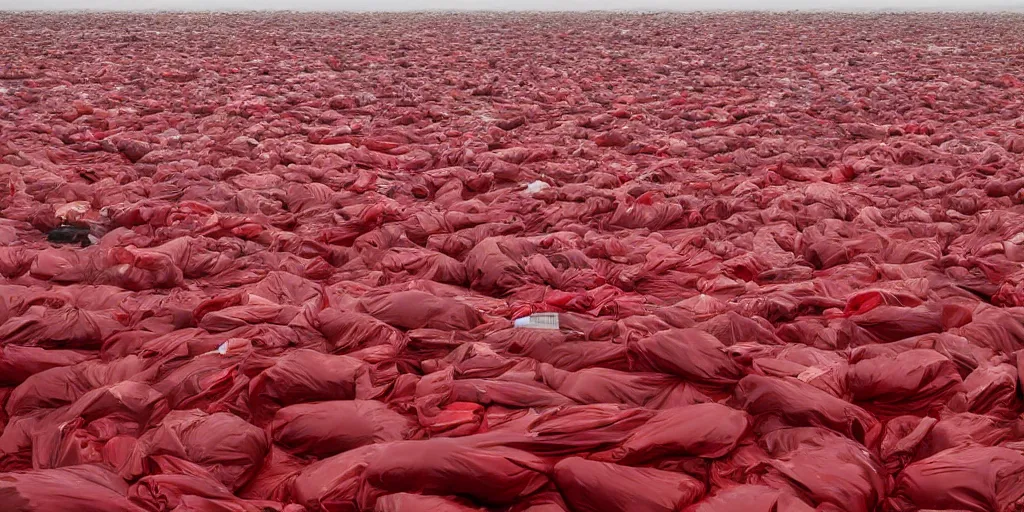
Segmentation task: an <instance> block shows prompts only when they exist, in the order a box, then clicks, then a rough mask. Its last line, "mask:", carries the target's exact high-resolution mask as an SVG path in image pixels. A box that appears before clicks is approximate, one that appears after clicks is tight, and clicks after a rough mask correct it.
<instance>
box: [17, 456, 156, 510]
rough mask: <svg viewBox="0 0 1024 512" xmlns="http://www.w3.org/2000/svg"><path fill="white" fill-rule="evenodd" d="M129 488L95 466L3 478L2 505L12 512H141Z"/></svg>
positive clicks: (121, 481) (28, 473) (30, 472)
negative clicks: (134, 503)
mask: <svg viewBox="0 0 1024 512" xmlns="http://www.w3.org/2000/svg"><path fill="white" fill-rule="evenodd" d="M127 492H128V484H127V483H125V481H124V480H122V479H121V477H119V476H117V475H116V474H114V473H111V472H110V471H108V470H107V469H104V468H102V467H100V466H95V465H83V466H68V467H64V468H59V469H43V470H34V471H26V472H14V473H4V474H2V475H0V503H2V504H3V507H4V510H10V511H11V512H68V511H80V512H142V511H143V510H144V509H142V508H139V507H137V506H135V505H133V504H132V503H131V502H129V501H128V498H127V497H126V494H127Z"/></svg>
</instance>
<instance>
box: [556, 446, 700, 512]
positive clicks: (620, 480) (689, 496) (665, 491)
mask: <svg viewBox="0 0 1024 512" xmlns="http://www.w3.org/2000/svg"><path fill="white" fill-rule="evenodd" d="M552 478H553V479H554V481H555V484H556V485H557V486H558V490H559V491H561V492H562V495H563V496H565V501H566V503H567V504H568V505H569V507H570V509H571V510H574V511H577V512H619V511H621V512H672V511H676V510H681V509H683V508H684V507H686V506H688V505H690V504H692V503H694V502H696V501H697V500H699V499H700V498H701V497H702V496H703V495H704V484H702V483H701V482H699V481H698V480H696V479H695V478H693V477H690V476H687V475H684V474H681V473H673V472H671V471H662V470H660V469H653V468H632V467H628V466H620V465H618V464H612V463H607V462H596V461H589V460H586V459H581V458H579V457H569V458H567V459H562V461H561V462H559V463H558V464H556V465H555V469H554V472H553V473H552Z"/></svg>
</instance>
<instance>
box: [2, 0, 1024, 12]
mask: <svg viewBox="0 0 1024 512" xmlns="http://www.w3.org/2000/svg"><path fill="white" fill-rule="evenodd" d="M886 8H888V9H893V8H895V9H900V10H957V11H964V10H978V11H991V10H1024V0H30V1H25V0H0V10H61V9H73V10H177V11H193V10H305V11H310V10H312V11H409V10H414V11H415V10H437V9H442V10H452V9H455V10H501V11H514V10H543V11H551V10H558V11H585V10H620V9H630V10H678V11H692V10H720V9H729V10H792V9H801V10H809V9H830V10H862V9H886Z"/></svg>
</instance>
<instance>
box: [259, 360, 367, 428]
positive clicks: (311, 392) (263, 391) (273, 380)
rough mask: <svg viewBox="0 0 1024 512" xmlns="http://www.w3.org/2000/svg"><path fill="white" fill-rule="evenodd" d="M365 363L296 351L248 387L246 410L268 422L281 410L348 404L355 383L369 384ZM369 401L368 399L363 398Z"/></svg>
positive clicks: (353, 391) (354, 388)
mask: <svg viewBox="0 0 1024 512" xmlns="http://www.w3.org/2000/svg"><path fill="white" fill-rule="evenodd" d="M368 378H369V377H368V369H367V366H366V363H364V362H363V361H360V360H358V359H356V358H354V357H349V356H336V355H329V354H324V353H321V352H317V351H314V350H308V349H297V350H294V351H291V352H289V353H288V354H286V355H285V356H283V357H281V358H279V359H277V362H276V363H275V364H274V365H273V366H271V367H270V368H267V369H266V370H264V371H263V372H262V373H260V374H259V375H257V376H256V377H255V378H253V379H252V381H251V382H250V383H249V410H250V411H251V412H252V414H253V417H254V418H255V419H256V420H257V421H259V422H264V421H269V420H270V419H271V418H273V415H274V414H275V413H276V412H277V410H278V409H280V408H281V407H282V406H286V405H293V404H298V403H303V402H317V401H323V400H351V399H353V398H356V396H357V392H356V391H357V387H359V386H358V381H359V380H360V379H364V382H365V383H368V381H367V380H365V379H368ZM366 398H369V397H366Z"/></svg>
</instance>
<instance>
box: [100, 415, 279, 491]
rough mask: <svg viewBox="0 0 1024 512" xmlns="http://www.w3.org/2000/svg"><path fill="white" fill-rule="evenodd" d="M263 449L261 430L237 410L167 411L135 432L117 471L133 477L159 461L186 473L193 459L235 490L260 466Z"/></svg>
mask: <svg viewBox="0 0 1024 512" xmlns="http://www.w3.org/2000/svg"><path fill="white" fill-rule="evenodd" d="M269 450H270V440H269V439H268V438H267V434H266V433H265V432H264V431H263V430H260V429H259V428H257V427H255V426H253V425H251V424H249V423H247V422H246V421H245V420H243V419H241V418H239V417H238V416H235V415H233V414H228V413H223V412H219V413H214V414H206V413H204V412H202V411H198V410H190V411H172V412H171V413H170V414H168V415H167V416H165V417H164V418H163V421H162V422H160V425H159V426H157V427H155V428H154V429H152V430H150V431H148V432H146V433H145V434H143V435H142V436H141V437H139V439H138V442H137V443H136V444H135V445H134V448H133V449H132V451H131V454H130V455H129V457H128V459H127V460H126V461H125V463H124V465H123V466H122V467H121V469H120V472H121V474H122V475H123V476H125V477H134V476H139V475H145V474H149V473H151V472H153V469H154V468H156V467H161V468H164V472H183V473H185V474H190V473H191V472H192V471H193V470H191V469H189V468H190V467H191V466H192V465H195V466H198V467H199V468H201V469H200V471H204V472H208V473H209V474H210V475H211V476H212V477H213V478H215V479H216V480H217V481H219V482H220V483H221V484H223V485H224V486H226V487H227V488H228V489H230V490H232V491H236V490H238V489H240V488H242V487H243V486H245V485H246V484H247V483H248V482H249V480H251V479H252V478H253V476H254V475H255V474H256V473H257V472H258V471H259V470H260V467H261V466H262V464H263V460H264V458H265V457H266V455H267V453H268V452H269ZM179 461H180V462H179Z"/></svg>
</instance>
